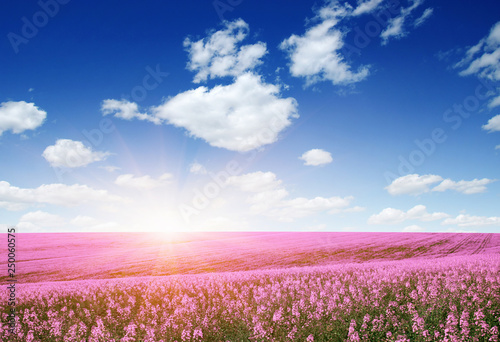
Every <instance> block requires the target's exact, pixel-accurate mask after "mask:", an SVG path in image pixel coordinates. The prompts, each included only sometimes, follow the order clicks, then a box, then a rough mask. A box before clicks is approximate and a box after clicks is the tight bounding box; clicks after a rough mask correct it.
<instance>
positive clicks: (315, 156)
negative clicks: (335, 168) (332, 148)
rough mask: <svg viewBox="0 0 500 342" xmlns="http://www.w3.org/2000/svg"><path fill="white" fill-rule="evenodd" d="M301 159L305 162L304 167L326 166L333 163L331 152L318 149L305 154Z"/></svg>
mask: <svg viewBox="0 0 500 342" xmlns="http://www.w3.org/2000/svg"><path fill="white" fill-rule="evenodd" d="M299 159H302V160H303V161H304V165H313V166H317V165H325V164H329V163H331V162H332V161H333V159H332V155H331V154H330V152H327V151H324V150H321V149H317V148H315V149H312V150H309V151H307V152H305V153H304V154H303V155H302V156H300V157H299Z"/></svg>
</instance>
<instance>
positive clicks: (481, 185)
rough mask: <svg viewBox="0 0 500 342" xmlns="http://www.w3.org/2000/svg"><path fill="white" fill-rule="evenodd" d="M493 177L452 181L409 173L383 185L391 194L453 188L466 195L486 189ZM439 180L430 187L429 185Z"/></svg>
mask: <svg viewBox="0 0 500 342" xmlns="http://www.w3.org/2000/svg"><path fill="white" fill-rule="evenodd" d="M495 181H496V180H495V179H488V178H483V179H473V180H471V181H465V180H461V181H458V182H456V181H453V180H451V179H443V177H441V176H438V175H422V176H420V175H418V174H411V175H406V176H403V177H399V178H396V179H395V180H394V181H393V182H392V183H391V184H390V185H389V186H387V187H385V189H386V190H387V192H389V193H390V194H391V195H403V194H406V195H420V194H422V193H425V192H429V191H438V192H443V191H446V190H454V191H457V192H460V193H463V194H466V195H470V194H476V193H480V192H484V191H486V185H488V184H490V183H493V182H495ZM438 182H440V183H439V184H438V185H437V186H435V187H434V188H432V189H431V185H432V184H435V183H438Z"/></svg>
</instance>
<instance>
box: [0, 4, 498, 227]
mask: <svg viewBox="0 0 500 342" xmlns="http://www.w3.org/2000/svg"><path fill="white" fill-rule="evenodd" d="M499 9H500V5H499V4H498V2H497V1H482V2H481V3H480V4H478V3H477V2H473V1H463V2H461V3H460V6H457V5H456V2H451V1H434V2H430V1H422V0H415V1H413V0H410V1H407V0H401V1H398V0H394V1H387V0H364V1H363V0H360V1H348V2H344V1H338V2H336V1H330V2H328V1H326V2H325V1H316V2H313V1H301V2H294V3H293V5H290V2H289V1H287V2H285V1H273V2H272V3H269V2H264V1H247V0H232V1H229V0H220V1H219V0H217V1H182V2H175V3H171V2H170V3H169V2H163V1H143V2H141V3H138V2H123V1H120V2H119V1H106V2H105V3H102V2H97V1H87V2H85V3H82V2H77V1H71V0H69V1H68V0H48V1H44V0H41V1H39V2H35V1H32V2H29V3H23V4H20V3H17V2H9V3H7V4H4V10H3V11H2V14H0V15H1V17H2V18H1V22H2V25H1V34H2V36H3V38H2V39H1V40H0V49H1V54H0V75H1V79H0V132H1V135H0V163H1V166H2V167H1V168H0V213H1V214H0V217H1V221H0V224H2V225H4V226H7V225H16V226H17V227H19V230H20V231H21V232H23V231H24V232H65V231H162V232H170V231H194V230H202V231H214V230H287V231H297V230H303V231H315V230H322V231H428V232H438V231H450V232H457V231H467V232H498V229H499V227H500V215H499V213H500V212H499V208H498V203H500V185H499V184H500V182H498V181H497V179H499V175H498V170H499V166H500V116H499V115H500V85H499V80H500V16H499V15H498V13H500V11H499Z"/></svg>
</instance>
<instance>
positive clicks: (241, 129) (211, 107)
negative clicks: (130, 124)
mask: <svg viewBox="0 0 500 342" xmlns="http://www.w3.org/2000/svg"><path fill="white" fill-rule="evenodd" d="M151 111H152V113H151V114H141V115H147V116H150V117H151V119H147V120H148V121H152V122H155V123H159V122H162V123H167V124H171V125H174V126H176V127H181V128H184V129H186V130H187V131H188V133H189V135H190V136H192V137H196V138H201V139H203V140H205V141H206V142H207V143H209V144H210V145H212V146H215V147H220V148H225V149H228V150H231V151H239V152H246V151H250V150H253V149H256V148H259V147H261V146H264V145H268V144H271V143H274V142H275V141H277V140H278V137H279V133H280V132H281V131H283V130H284V129H285V128H286V127H288V126H289V125H291V119H292V118H298V114H297V101H296V100H295V99H294V98H291V97H289V98H282V97H281V96H280V87H279V86H277V85H273V84H267V83H265V82H263V81H262V79H261V77H260V76H258V75H255V74H252V73H245V74H243V75H241V76H238V77H237V78H236V80H235V81H234V83H232V84H229V85H225V86H222V85H218V86H215V87H214V88H212V89H209V88H207V87H203V86H202V87H198V88H196V89H192V90H188V91H185V92H183V93H180V94H177V95H176V96H174V97H172V98H170V99H167V100H165V102H164V103H163V104H161V105H159V106H156V107H152V108H151ZM115 116H116V114H115ZM128 117H134V116H128Z"/></svg>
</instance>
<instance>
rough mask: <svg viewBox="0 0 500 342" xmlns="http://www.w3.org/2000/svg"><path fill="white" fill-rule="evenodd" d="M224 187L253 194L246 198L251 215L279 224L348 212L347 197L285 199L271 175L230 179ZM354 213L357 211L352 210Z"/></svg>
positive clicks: (282, 188)
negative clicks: (233, 187)
mask: <svg viewBox="0 0 500 342" xmlns="http://www.w3.org/2000/svg"><path fill="white" fill-rule="evenodd" d="M227 184H228V185H232V186H235V187H237V188H239V189H240V190H241V191H244V192H251V193H253V195H251V196H250V197H248V198H247V201H248V203H249V204H250V205H251V206H250V210H251V211H252V212H253V213H254V214H260V215H266V216H269V217H272V218H275V219H277V220H280V221H293V220H294V219H296V218H302V217H306V216H311V215H314V214H317V213H320V212H325V211H326V212H329V213H331V214H334V213H338V212H342V211H343V212H346V211H348V210H349V209H354V208H349V205H350V203H351V201H352V200H353V199H354V198H353V197H352V196H348V197H343V198H342V197H338V196H335V197H329V198H325V197H315V198H312V199H308V198H304V197H297V198H293V199H287V196H288V191H287V190H286V189H285V188H284V187H283V185H282V181H281V180H279V179H277V177H276V175H275V174H274V173H272V172H261V171H257V172H253V173H248V174H244V175H241V176H232V177H229V178H228V179H227ZM355 208H356V209H355V210H354V211H357V210H359V209H361V208H360V207H355Z"/></svg>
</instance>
